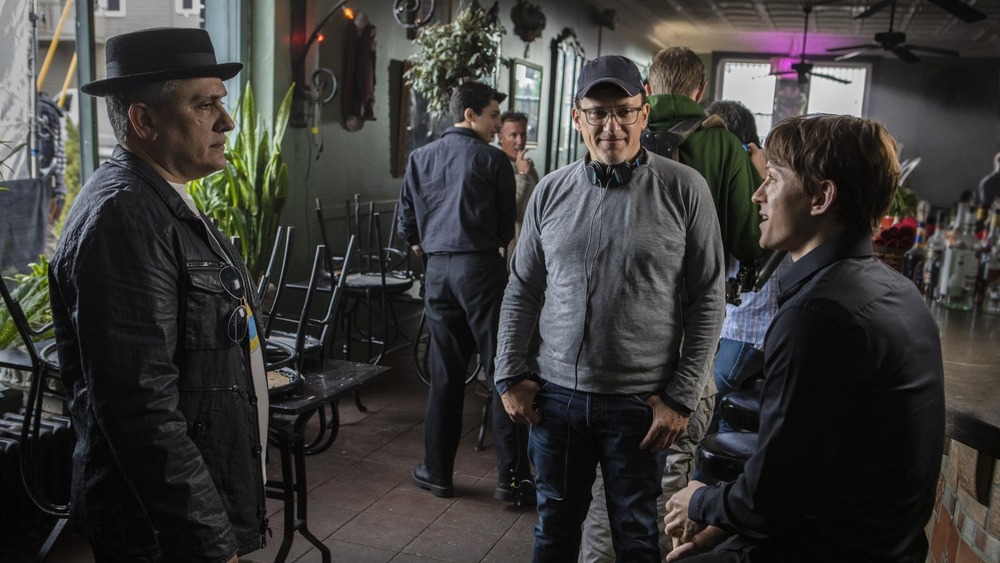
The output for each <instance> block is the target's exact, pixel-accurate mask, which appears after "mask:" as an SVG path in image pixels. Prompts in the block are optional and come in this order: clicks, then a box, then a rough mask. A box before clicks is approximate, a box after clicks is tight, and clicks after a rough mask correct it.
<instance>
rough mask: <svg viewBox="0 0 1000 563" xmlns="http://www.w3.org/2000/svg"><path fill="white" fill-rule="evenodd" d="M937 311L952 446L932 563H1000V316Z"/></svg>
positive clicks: (944, 467) (945, 462) (932, 531)
mask: <svg viewBox="0 0 1000 563" xmlns="http://www.w3.org/2000/svg"><path fill="white" fill-rule="evenodd" d="M931 312H932V314H933V315H934V319H935V320H936V321H937V323H938V327H939V328H940V329H941V350H942V353H943V359H944V377H945V381H944V389H945V408H946V419H945V421H946V422H945V424H946V427H945V433H946V440H945V455H944V458H943V459H942V462H941V476H940V479H939V481H938V488H937V498H936V500H935V505H934V513H933V516H932V518H931V521H930V522H929V523H928V525H927V534H928V539H929V540H930V554H929V557H928V558H927V561H928V563H945V562H954V561H982V562H994V563H995V562H1000V469H998V467H997V464H996V459H997V458H1000V316H994V315H987V314H985V313H982V312H978V311H952V310H948V309H945V308H944V307H939V306H937V305H932V306H931Z"/></svg>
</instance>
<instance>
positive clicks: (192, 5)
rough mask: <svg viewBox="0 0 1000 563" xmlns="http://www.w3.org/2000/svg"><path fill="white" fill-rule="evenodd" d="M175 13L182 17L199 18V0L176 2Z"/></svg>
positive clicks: (180, 0)
mask: <svg viewBox="0 0 1000 563" xmlns="http://www.w3.org/2000/svg"><path fill="white" fill-rule="evenodd" d="M176 2H177V13H178V14H180V15H182V16H200V15H201V0H176Z"/></svg>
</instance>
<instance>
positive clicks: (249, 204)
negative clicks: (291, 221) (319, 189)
mask: <svg viewBox="0 0 1000 563" xmlns="http://www.w3.org/2000/svg"><path fill="white" fill-rule="evenodd" d="M294 90H295V85H294V84H293V85H292V86H290V87H289V88H288V91H287V92H286V93H285V97H284V99H283V100H282V101H281V105H279V106H278V113H277V115H275V117H274V119H273V121H272V122H271V123H270V124H269V123H267V122H265V120H264V118H263V117H261V116H260V115H259V114H258V113H257V111H256V108H255V106H254V99H253V89H252V88H251V87H250V83H247V86H246V89H245V90H244V92H243V96H242V97H241V98H240V101H239V103H238V105H237V108H236V112H235V114H234V115H233V120H234V121H235V123H236V130H237V133H236V134H235V135H230V136H229V138H228V139H227V140H226V160H227V161H228V164H227V165H226V167H225V168H224V169H222V170H220V171H219V172H216V173H215V174H212V175H210V176H206V177H205V178H201V179H198V180H194V181H192V182H188V184H187V191H188V193H189V194H191V197H192V198H194V201H195V204H196V205H197V206H198V208H199V209H201V210H202V211H203V212H204V213H205V215H207V216H209V217H211V218H212V219H214V220H215V221H216V222H217V223H218V226H219V230H221V231H222V232H223V233H225V234H226V235H227V236H230V237H238V238H239V250H240V254H241V255H242V256H243V259H244V260H245V261H246V264H247V268H248V269H249V270H250V274H251V276H253V277H254V278H257V277H259V276H260V274H261V273H262V272H263V269H264V268H265V267H266V266H267V257H268V255H269V252H270V250H271V246H272V245H273V244H274V237H275V233H276V232H277V230H278V221H279V219H280V218H281V210H282V208H283V207H284V205H285V200H286V199H287V198H288V165H287V164H285V161H284V159H283V158H282V155H281V140H282V138H283V137H284V136H285V128H286V126H287V125H288V116H289V113H290V111H291V107H292V92H293V91H294Z"/></svg>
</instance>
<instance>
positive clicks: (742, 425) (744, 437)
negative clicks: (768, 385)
mask: <svg viewBox="0 0 1000 563" xmlns="http://www.w3.org/2000/svg"><path fill="white" fill-rule="evenodd" d="M719 410H720V413H719V416H720V418H721V419H722V420H724V421H726V422H727V423H728V424H729V425H730V426H732V427H734V428H737V429H738V430H739V431H738V432H719V433H716V434H710V435H708V436H705V438H703V439H702V441H701V443H700V444H698V452H697V454H696V457H695V463H697V465H698V468H699V469H700V475H701V477H702V479H704V480H705V481H707V482H709V484H718V483H725V482H728V481H733V480H735V479H736V478H737V477H739V475H740V473H743V466H744V465H746V462H747V460H748V459H750V456H752V455H753V454H754V452H756V451H757V430H758V429H759V428H760V386H759V385H753V386H751V387H750V388H749V389H743V390H740V391H733V392H732V393H729V394H728V395H726V396H725V397H723V399H722V403H721V404H720V405H719Z"/></svg>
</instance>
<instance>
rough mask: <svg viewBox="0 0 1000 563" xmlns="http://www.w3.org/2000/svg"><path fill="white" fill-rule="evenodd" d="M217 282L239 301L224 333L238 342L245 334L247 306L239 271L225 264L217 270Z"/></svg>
mask: <svg viewBox="0 0 1000 563" xmlns="http://www.w3.org/2000/svg"><path fill="white" fill-rule="evenodd" d="M219 283H221V284H222V288H223V289H225V290H226V293H228V294H229V295H230V297H232V298H233V299H236V300H238V301H239V302H240V304H239V305H237V307H236V310H234V311H233V314H232V315H230V316H229V324H228V325H227V326H226V333H227V334H228V335H229V339H230V340H232V341H233V342H236V343H240V342H242V341H243V339H244V338H245V337H246V335H247V317H248V316H249V315H248V314H247V308H246V305H244V299H245V297H246V290H244V288H243V277H242V276H240V273H239V271H237V270H236V268H234V267H232V266H226V267H225V268H223V269H221V270H219Z"/></svg>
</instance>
